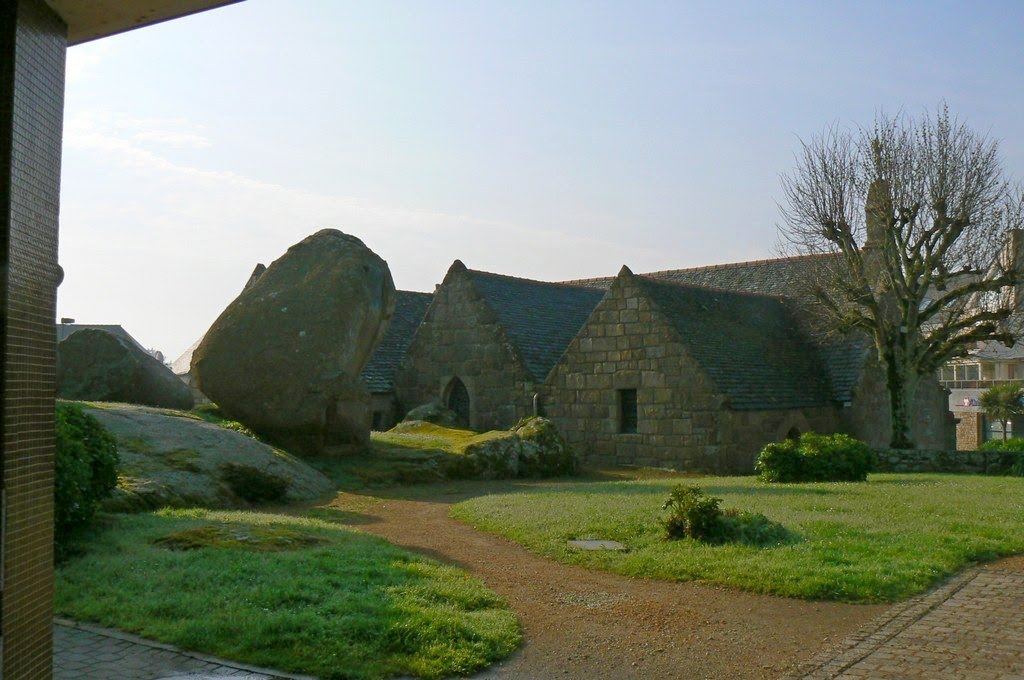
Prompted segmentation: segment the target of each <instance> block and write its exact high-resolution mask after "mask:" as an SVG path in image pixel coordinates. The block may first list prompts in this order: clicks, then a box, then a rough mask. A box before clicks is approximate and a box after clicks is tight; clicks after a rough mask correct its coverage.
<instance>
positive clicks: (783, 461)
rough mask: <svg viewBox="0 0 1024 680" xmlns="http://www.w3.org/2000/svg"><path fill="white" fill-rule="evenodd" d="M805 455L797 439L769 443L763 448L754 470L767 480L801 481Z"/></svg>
mask: <svg viewBox="0 0 1024 680" xmlns="http://www.w3.org/2000/svg"><path fill="white" fill-rule="evenodd" d="M803 470H804V456H803V453H801V451H800V444H799V443H798V442H797V440H795V439H787V440H786V441H783V442H779V443H777V444H768V445H767V446H765V447H764V448H763V449H761V455H760V456H758V457H757V465H755V466H754V471H755V472H757V474H758V476H759V477H760V478H761V479H762V480H763V481H765V482H799V481H802V477H803V474H804V471H803Z"/></svg>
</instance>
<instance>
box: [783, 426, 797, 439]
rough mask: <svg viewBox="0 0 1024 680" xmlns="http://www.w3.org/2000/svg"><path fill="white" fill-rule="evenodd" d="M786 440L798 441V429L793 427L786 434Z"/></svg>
mask: <svg viewBox="0 0 1024 680" xmlns="http://www.w3.org/2000/svg"><path fill="white" fill-rule="evenodd" d="M786 439H800V428H799V427H797V426H796V425H794V426H793V427H791V428H789V432H787V433H786Z"/></svg>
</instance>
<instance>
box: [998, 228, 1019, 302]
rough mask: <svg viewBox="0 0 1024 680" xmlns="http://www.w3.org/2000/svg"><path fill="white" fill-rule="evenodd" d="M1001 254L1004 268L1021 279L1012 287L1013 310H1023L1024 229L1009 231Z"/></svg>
mask: <svg viewBox="0 0 1024 680" xmlns="http://www.w3.org/2000/svg"><path fill="white" fill-rule="evenodd" d="M1003 253H1004V254H1003V260H1004V262H1005V265H1004V266H1005V267H1006V268H1007V269H1009V270H1012V271H1014V272H1016V273H1017V276H1020V277H1021V281H1020V282H1018V283H1017V285H1015V286H1014V287H1013V308H1014V309H1015V310H1018V309H1024V229H1010V230H1009V232H1008V233H1007V235H1006V245H1005V246H1004V249H1003Z"/></svg>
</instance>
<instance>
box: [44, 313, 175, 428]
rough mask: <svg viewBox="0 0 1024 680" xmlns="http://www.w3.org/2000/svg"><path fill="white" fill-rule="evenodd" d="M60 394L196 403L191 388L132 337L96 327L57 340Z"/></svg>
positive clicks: (153, 402) (155, 402)
mask: <svg viewBox="0 0 1024 680" xmlns="http://www.w3.org/2000/svg"><path fill="white" fill-rule="evenodd" d="M57 396H58V397H60V398H62V399H79V400H84V401H119V402H124V403H127V404H143V405H146V406H162V407H164V408H177V409H185V410H187V409H190V408H192V403H193V401H192V393H191V391H190V390H189V389H188V386H187V385H185V383H183V382H182V381H181V380H179V379H178V378H177V376H175V375H174V374H173V373H171V370H170V369H169V368H167V367H166V366H164V365H163V364H162V363H160V362H159V361H157V360H156V359H155V358H154V357H152V356H150V355H149V354H147V353H146V352H145V351H144V350H142V349H140V348H139V347H137V346H136V345H135V344H134V343H133V342H132V341H131V340H128V339H127V338H123V337H120V336H117V335H114V334H113V333H108V332H107V331H104V330H99V329H95V328H84V329H82V330H80V331H75V332H74V333H72V334H71V335H69V336H68V337H67V338H66V339H65V340H63V341H62V342H60V343H58V344H57Z"/></svg>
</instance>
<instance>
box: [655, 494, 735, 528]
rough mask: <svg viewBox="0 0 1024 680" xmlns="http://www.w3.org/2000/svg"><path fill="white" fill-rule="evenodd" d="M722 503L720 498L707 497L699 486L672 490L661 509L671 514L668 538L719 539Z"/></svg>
mask: <svg viewBox="0 0 1024 680" xmlns="http://www.w3.org/2000/svg"><path fill="white" fill-rule="evenodd" d="M721 502H722V499H721V498H715V497H714V496H708V495H707V494H706V493H704V490H703V489H701V488H700V487H699V486H685V485H683V484H680V485H678V486H675V487H673V488H672V491H671V493H670V495H669V497H668V500H667V501H665V504H664V505H663V506H661V508H662V510H670V511H671V512H670V513H669V516H668V519H666V520H665V532H666V533H667V534H668V536H669V538H684V537H685V538H695V539H697V540H712V539H713V538H716V537H717V536H718V533H719V531H720V529H721V526H720V524H721V522H720V520H721V516H722V511H721V509H719V507H718V505H719V503H721Z"/></svg>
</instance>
